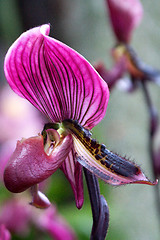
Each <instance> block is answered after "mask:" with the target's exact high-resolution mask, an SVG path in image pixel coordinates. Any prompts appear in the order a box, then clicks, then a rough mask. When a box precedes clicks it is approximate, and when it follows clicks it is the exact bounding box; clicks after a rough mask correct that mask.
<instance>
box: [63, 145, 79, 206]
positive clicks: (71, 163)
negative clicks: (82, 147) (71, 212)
mask: <svg viewBox="0 0 160 240" xmlns="http://www.w3.org/2000/svg"><path fill="white" fill-rule="evenodd" d="M75 154H76V153H75V151H74V149H71V151H70V153H69V154H68V156H67V158H66V159H65V161H64V162H63V163H62V165H61V167H60V169H61V170H62V171H63V173H64V174H65V176H66V177H67V179H68V181H69V183H70V184H71V187H72V190H73V193H74V196H75V201H76V206H77V208H78V209H80V208H81V207H82V205H83V201H84V195H83V177H82V166H81V164H79V162H77V160H76V158H75Z"/></svg>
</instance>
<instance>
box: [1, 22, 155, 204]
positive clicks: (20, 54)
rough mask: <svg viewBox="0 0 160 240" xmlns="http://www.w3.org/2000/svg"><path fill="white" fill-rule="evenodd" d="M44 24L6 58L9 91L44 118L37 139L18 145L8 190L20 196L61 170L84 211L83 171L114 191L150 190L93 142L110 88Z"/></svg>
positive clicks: (127, 165) (136, 171) (126, 164)
mask: <svg viewBox="0 0 160 240" xmlns="http://www.w3.org/2000/svg"><path fill="white" fill-rule="evenodd" d="M49 31H50V26H49V25H48V24H46V25H42V26H40V27H36V28H33V29H31V30H29V31H27V32H25V33H23V34H22V35H21V36H20V37H19V38H18V39H17V40H16V41H15V42H14V43H13V45H12V46H11V47H10V49H9V50H8V52H7V54H6V57H5V64H4V71H5V76H6V78H7V81H8V83H9V85H10V86H11V88H12V89H13V91H15V92H16V93H17V94H18V95H20V96H21V97H23V98H25V99H27V100H28V101H30V102H31V103H32V104H33V105H34V106H35V107H36V108H37V109H39V110H40V111H41V112H42V113H44V115H45V116H46V117H47V118H48V123H47V124H46V125H45V126H44V129H43V131H42V133H41V134H39V135H38V136H35V137H31V138H28V139H22V140H21V141H18V142H17V147H16V149H15V151H14V153H13V155H12V156H11V159H10V161H9V162H8V165H7V167H6V169H5V172H4V182H5V185H6V187H7V188H8V189H9V190H10V191H12V192H22V191H25V190H26V189H28V188H30V187H33V186H34V185H36V184H38V183H40V182H42V181H43V180H45V179H46V178H48V177H49V176H51V175H52V174H53V173H54V172H55V171H56V170H57V169H58V168H60V169H61V170H62V171H63V172H64V174H65V175H66V177H67V179H68V180H69V182H70V184H71V186H72V189H73V191H74V194H75V199H76V205H77V207H78V208H81V207H82V205H83V182H82V166H84V167H85V168H87V169H88V170H89V171H90V172H92V173H93V174H95V175H96V176H97V177H99V178H101V179H103V180H104V181H105V182H107V183H109V184H113V185H122V184H127V183H144V184H149V185H153V184H154V183H152V182H150V181H149V180H148V179H147V178H146V177H145V176H144V174H143V173H142V171H141V170H140V168H139V167H138V166H137V165H136V164H135V163H132V162H130V161H128V160H126V159H124V158H122V157H120V156H117V155H116V154H114V153H112V152H110V151H109V150H107V149H106V147H105V145H103V144H99V143H98V142H97V141H96V140H94V139H92V138H91V133H90V130H91V129H92V128H93V127H94V126H95V125H97V124H98V123H99V122H100V121H101V120H102V119H103V117H104V115H105V113H106V109H107V105H108V100H109V91H108V86H107V84H106V83H105V81H104V80H103V79H102V78H101V77H100V76H99V74H98V73H97V72H96V71H95V70H94V68H93V67H92V66H91V65H90V63H89V62H88V61H87V60H86V59H85V58H84V57H82V56H81V55H80V54H79V53H77V52H76V51H75V50H73V49H72V48H70V47H68V46H67V45H65V44H64V43H62V42H60V41H58V40H56V39H54V38H51V37H49V36H48V35H49Z"/></svg>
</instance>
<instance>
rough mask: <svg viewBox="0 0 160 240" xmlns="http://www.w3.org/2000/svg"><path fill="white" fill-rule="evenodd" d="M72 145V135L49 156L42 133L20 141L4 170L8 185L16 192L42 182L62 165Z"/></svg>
mask: <svg viewBox="0 0 160 240" xmlns="http://www.w3.org/2000/svg"><path fill="white" fill-rule="evenodd" d="M71 147H72V137H71V136H70V135H68V136H66V137H65V138H64V139H63V140H62V141H61V143H60V144H59V145H58V146H56V148H54V149H53V151H52V153H51V154H50V155H49V156H48V155H47V154H46V153H45V152H44V145H43V137H42V135H40V136H37V137H31V138H28V139H25V140H22V141H18V142H17V146H16V149H15V151H14V153H13V155H12V156H11V158H10V160H9V162H8V165H7V166H6V169H5V172H4V182H5V185H6V187H7V188H8V190H10V191H11V192H15V193H16V192H22V191H25V190H26V189H27V188H29V187H31V186H33V185H35V184H37V183H40V182H42V181H43V180H45V179H46V178H48V177H49V176H51V175H52V174H53V173H54V172H55V171H56V170H57V169H58V168H59V167H60V165H61V164H62V162H63V161H64V160H65V159H66V157H67V155H68V153H69V152H70V149H71Z"/></svg>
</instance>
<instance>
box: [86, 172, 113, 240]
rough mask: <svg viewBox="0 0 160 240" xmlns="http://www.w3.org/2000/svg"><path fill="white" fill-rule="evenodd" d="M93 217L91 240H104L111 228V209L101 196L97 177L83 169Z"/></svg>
mask: <svg viewBox="0 0 160 240" xmlns="http://www.w3.org/2000/svg"><path fill="white" fill-rule="evenodd" d="M83 170H84V174H85V178H86V182H87V187H88V192H89V197H90V202H91V209H92V216H93V226H92V232H91V237H90V239H91V240H104V239H105V237H106V234H107V230H108V226H109V208H108V205H107V202H106V200H105V198H104V197H103V196H102V195H100V190H99V183H98V180H97V177H96V176H95V175H93V174H92V173H91V172H89V171H88V170H87V169H86V168H83Z"/></svg>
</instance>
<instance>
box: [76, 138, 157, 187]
mask: <svg viewBox="0 0 160 240" xmlns="http://www.w3.org/2000/svg"><path fill="white" fill-rule="evenodd" d="M73 142H74V148H75V151H76V153H77V161H78V162H79V163H80V164H81V165H82V166H84V167H85V168H87V169H88V170H89V171H90V172H92V173H94V174H95V175H96V176H97V177H99V178H101V179H102V180H103V181H105V182H106V183H109V184H111V185H123V184H128V183H141V184H148V185H155V184H157V182H153V183H152V182H151V181H149V180H148V179H147V178H146V177H145V175H144V174H143V172H142V171H141V169H140V168H139V167H138V166H137V165H136V164H135V163H132V162H130V161H128V160H126V159H124V158H122V157H120V156H118V155H116V154H114V153H112V152H110V151H109V150H107V149H106V148H105V147H104V145H100V144H98V143H97V142H95V141H92V140H90V141H88V144H87V143H85V142H84V144H85V146H84V144H83V143H82V142H81V141H80V140H79V139H78V138H77V137H75V136H73ZM94 145H95V147H93V146H94Z"/></svg>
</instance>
